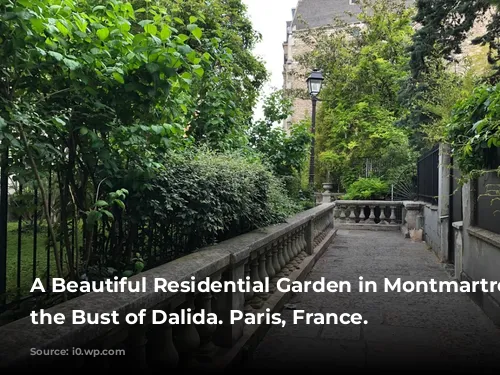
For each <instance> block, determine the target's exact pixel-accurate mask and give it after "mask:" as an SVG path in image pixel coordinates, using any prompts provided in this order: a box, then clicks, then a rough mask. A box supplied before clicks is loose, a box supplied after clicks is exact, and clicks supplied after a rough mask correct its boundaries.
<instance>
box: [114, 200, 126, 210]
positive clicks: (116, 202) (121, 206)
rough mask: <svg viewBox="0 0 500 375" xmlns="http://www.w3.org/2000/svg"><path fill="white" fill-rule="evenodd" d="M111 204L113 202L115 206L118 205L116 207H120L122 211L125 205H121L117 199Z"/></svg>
mask: <svg viewBox="0 0 500 375" xmlns="http://www.w3.org/2000/svg"><path fill="white" fill-rule="evenodd" d="M113 202H114V203H115V204H117V205H118V207H120V208H121V209H122V210H124V209H125V203H123V202H122V201H121V200H119V199H115V200H114V201H113Z"/></svg>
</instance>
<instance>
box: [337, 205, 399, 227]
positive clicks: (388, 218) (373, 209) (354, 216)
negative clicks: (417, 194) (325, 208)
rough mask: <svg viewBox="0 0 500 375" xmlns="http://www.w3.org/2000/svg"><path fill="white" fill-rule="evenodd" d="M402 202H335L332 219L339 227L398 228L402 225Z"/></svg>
mask: <svg viewBox="0 0 500 375" xmlns="http://www.w3.org/2000/svg"><path fill="white" fill-rule="evenodd" d="M402 210H403V202H395V201H336V202H335V210H334V217H335V222H336V223H338V224H339V225H342V224H350V225H359V226H362V225H367V224H369V225H380V226H399V225H400V224H401V223H402V219H403V218H402Z"/></svg>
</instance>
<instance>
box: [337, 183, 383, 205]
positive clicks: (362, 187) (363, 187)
mask: <svg viewBox="0 0 500 375" xmlns="http://www.w3.org/2000/svg"><path fill="white" fill-rule="evenodd" d="M388 191H389V185H388V184H387V182H385V181H382V180H381V179H380V178H360V179H358V180H357V181H356V182H354V183H352V184H351V186H349V187H348V188H347V194H346V195H344V197H343V199H346V200H370V199H378V198H380V197H385V196H386V195H387V193H388Z"/></svg>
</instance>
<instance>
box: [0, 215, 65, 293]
mask: <svg viewBox="0 0 500 375" xmlns="http://www.w3.org/2000/svg"><path fill="white" fill-rule="evenodd" d="M47 241H48V231H47V227H46V226H39V227H38V230H37V244H36V267H33V265H34V263H33V254H34V236H33V230H32V228H27V226H26V225H25V224H23V232H22V233H21V241H20V245H21V246H20V252H19V254H20V261H19V260H18V249H19V246H18V243H19V238H18V223H13V222H11V223H8V224H7V292H6V294H7V300H8V301H11V300H13V299H14V298H15V297H16V296H18V295H19V296H21V297H22V296H26V295H28V294H29V291H30V289H31V287H32V285H33V269H35V277H39V278H41V280H42V282H43V284H44V285H46V280H47ZM49 259H50V275H49V276H50V277H51V278H52V277H57V269H56V262H55V259H54V250H53V249H52V248H51V249H50V258H49ZM18 272H19V275H20V280H18V276H17V275H18Z"/></svg>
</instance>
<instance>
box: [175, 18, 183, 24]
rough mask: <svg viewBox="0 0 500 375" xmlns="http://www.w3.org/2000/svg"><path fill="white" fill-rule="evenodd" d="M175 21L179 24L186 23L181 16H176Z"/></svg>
mask: <svg viewBox="0 0 500 375" xmlns="http://www.w3.org/2000/svg"><path fill="white" fill-rule="evenodd" d="M174 21H175V22H177V23H178V24H181V25H184V21H183V20H182V19H180V18H179V17H175V18H174Z"/></svg>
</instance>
